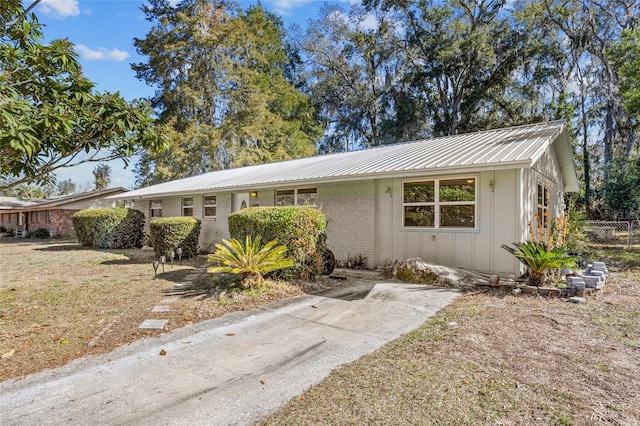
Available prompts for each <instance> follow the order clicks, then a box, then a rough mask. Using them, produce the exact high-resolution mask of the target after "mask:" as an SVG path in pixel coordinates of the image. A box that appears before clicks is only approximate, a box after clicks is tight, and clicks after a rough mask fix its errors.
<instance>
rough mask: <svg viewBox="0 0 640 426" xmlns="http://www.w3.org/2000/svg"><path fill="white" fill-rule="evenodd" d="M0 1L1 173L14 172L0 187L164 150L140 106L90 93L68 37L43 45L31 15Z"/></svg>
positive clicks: (112, 95)
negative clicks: (66, 169) (90, 163)
mask: <svg viewBox="0 0 640 426" xmlns="http://www.w3.org/2000/svg"><path fill="white" fill-rule="evenodd" d="M0 5H2V7H1V8H0V174H1V175H2V176H5V177H7V176H11V177H13V179H11V182H10V183H7V182H3V184H2V187H0V189H6V188H9V187H13V186H16V185H19V184H21V183H23V182H35V183H46V182H51V181H52V180H53V172H54V171H55V170H56V169H58V168H60V167H69V166H73V165H77V164H80V163H84V162H87V161H108V160H112V159H116V158H122V159H123V160H124V161H125V163H126V162H127V161H128V160H127V158H128V157H130V156H131V155H133V154H135V153H136V152H138V151H139V150H141V149H147V150H152V151H155V150H162V149H163V148H164V147H165V144H164V142H163V140H162V139H161V137H160V136H159V135H158V133H157V132H156V129H155V124H154V119H153V117H152V116H151V109H150V108H149V106H147V105H146V103H144V102H140V101H133V102H127V101H126V100H125V99H124V98H122V97H121V96H120V94H119V93H108V92H104V93H99V92H96V91H95V90H94V83H92V82H91V81H90V80H88V79H87V78H85V77H84V76H83V74H82V68H81V67H80V64H79V62H78V56H77V54H76V53H75V51H74V50H73V44H72V43H71V42H69V41H68V40H66V39H65V40H53V41H51V42H50V43H48V44H42V39H43V33H42V31H41V25H40V24H39V23H38V21H37V18H36V16H35V15H34V14H30V15H25V14H24V10H23V8H22V6H21V3H20V2H19V1H15V0H0Z"/></svg>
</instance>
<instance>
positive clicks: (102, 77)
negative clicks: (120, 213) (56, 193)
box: [23, 0, 353, 189]
mask: <svg viewBox="0 0 640 426" xmlns="http://www.w3.org/2000/svg"><path fill="white" fill-rule="evenodd" d="M176 1H177V0H176ZM352 1H353V0H337V1H332V2H331V3H342V4H343V6H344V7H345V8H348V6H349V3H351V2H352ZM31 3H32V1H29V0H24V1H23V6H25V8H26V7H28V6H29V5H31ZM143 3H144V1H142V0H42V1H41V2H40V3H39V4H38V5H37V6H36V7H35V8H34V9H33V10H32V12H33V13H35V14H36V16H37V17H38V20H39V21H40V23H41V24H43V25H44V28H43V32H44V37H45V42H48V41H51V40H53V39H58V38H68V39H69V41H70V42H72V43H73V44H75V50H76V52H77V53H78V54H79V56H80V63H81V65H82V68H83V71H84V75H85V77H87V78H88V79H89V80H91V81H93V82H94V83H96V90H98V91H108V92H120V95H121V96H122V97H124V98H125V99H127V100H132V99H135V98H140V97H149V96H151V95H152V94H153V91H154V89H153V88H152V87H149V86H147V85H146V84H145V83H144V82H142V81H140V80H138V79H136V76H135V73H134V71H133V70H132V69H131V64H132V63H137V62H144V61H145V57H141V56H139V55H138V54H137V53H136V51H135V48H134V46H133V39H134V38H141V39H142V38H144V37H145V36H146V34H147V31H148V30H149V29H150V28H151V25H152V23H150V22H149V21H147V20H145V16H144V14H143V13H142V11H141V10H140V7H141V6H142V4H143ZM253 3H255V1H249V0H240V1H239V4H240V6H241V7H242V8H243V9H246V8H247V7H248V6H250V5H251V4H253ZM261 3H262V5H263V6H264V7H265V8H266V9H267V10H269V11H271V12H273V13H275V14H276V15H278V16H280V17H281V18H282V20H283V22H284V24H285V28H287V29H288V28H289V27H290V26H291V25H292V24H296V25H299V26H300V27H302V28H304V27H305V26H306V23H307V22H308V21H309V19H312V18H316V17H317V16H318V12H319V10H320V8H321V7H322V6H323V5H324V4H325V1H324V0H262V1H261ZM96 165H97V163H87V164H84V165H81V166H77V167H74V168H67V169H59V171H58V172H57V179H58V181H62V180H67V179H71V181H73V182H74V183H75V184H76V185H77V186H82V185H84V186H87V185H92V184H93V181H94V178H93V174H92V171H93V169H94V168H95V166H96ZM109 165H110V166H111V185H110V186H111V187H117V186H121V187H124V188H129V189H131V188H133V186H134V184H135V175H134V173H133V167H134V165H135V159H134V160H133V161H131V163H130V164H129V166H128V167H127V168H124V166H123V162H122V160H116V161H113V162H110V163H109Z"/></svg>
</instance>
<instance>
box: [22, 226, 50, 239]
mask: <svg viewBox="0 0 640 426" xmlns="http://www.w3.org/2000/svg"><path fill="white" fill-rule="evenodd" d="M27 238H39V239H42V240H48V239H49V238H51V233H50V232H49V230H48V229H46V228H38V229H35V230H33V231H29V232H28V233H27Z"/></svg>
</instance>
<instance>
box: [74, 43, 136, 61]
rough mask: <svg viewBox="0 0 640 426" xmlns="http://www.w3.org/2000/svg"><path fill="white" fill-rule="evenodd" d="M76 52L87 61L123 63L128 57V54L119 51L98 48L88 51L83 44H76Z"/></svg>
mask: <svg viewBox="0 0 640 426" xmlns="http://www.w3.org/2000/svg"><path fill="white" fill-rule="evenodd" d="M75 50H76V52H78V54H79V55H80V57H81V58H82V59H85V60H87V61H115V62H120V61H124V60H125V59H127V58H128V57H129V53H128V52H125V51H123V50H119V49H111V50H108V49H105V48H104V47H99V48H98V49H90V48H88V47H87V46H85V45H84V44H77V45H76V46H75Z"/></svg>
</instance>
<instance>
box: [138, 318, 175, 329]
mask: <svg viewBox="0 0 640 426" xmlns="http://www.w3.org/2000/svg"><path fill="white" fill-rule="evenodd" d="M167 322H169V320H166V319H163V320H157V319H146V320H144V321H143V322H142V324H140V326H139V327H138V328H141V329H147V330H162V329H163V328H164V326H165V325H167Z"/></svg>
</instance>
